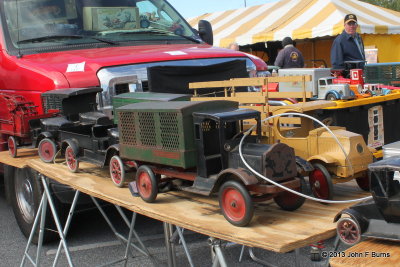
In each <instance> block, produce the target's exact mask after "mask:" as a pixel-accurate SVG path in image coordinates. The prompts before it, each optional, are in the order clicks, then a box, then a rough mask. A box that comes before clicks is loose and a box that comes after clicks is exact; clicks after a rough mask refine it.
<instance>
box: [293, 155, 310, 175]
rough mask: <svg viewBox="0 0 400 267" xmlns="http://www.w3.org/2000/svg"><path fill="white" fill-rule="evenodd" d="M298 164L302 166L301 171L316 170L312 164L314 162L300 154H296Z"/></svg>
mask: <svg viewBox="0 0 400 267" xmlns="http://www.w3.org/2000/svg"><path fill="white" fill-rule="evenodd" d="M296 165H297V167H299V168H300V170H301V171H299V172H300V173H302V172H310V171H313V170H314V167H313V166H312V164H311V163H310V162H309V161H307V160H305V159H303V158H301V157H299V156H296Z"/></svg>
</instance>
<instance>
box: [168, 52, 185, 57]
mask: <svg viewBox="0 0 400 267" xmlns="http://www.w3.org/2000/svg"><path fill="white" fill-rule="evenodd" d="M164 53H167V54H170V55H171V56H181V55H187V54H186V53H185V52H182V51H169V52H164Z"/></svg>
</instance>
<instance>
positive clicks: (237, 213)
mask: <svg viewBox="0 0 400 267" xmlns="http://www.w3.org/2000/svg"><path fill="white" fill-rule="evenodd" d="M218 197H219V206H220V208H221V210H222V214H223V215H224V217H225V219H226V220H227V221H228V222H230V223H231V224H233V225H236V226H246V225H247V224H249V223H250V221H251V219H252V218H253V213H254V207H253V201H252V200H251V196H250V194H249V192H248V191H247V189H246V188H245V187H244V186H243V185H242V184H240V183H238V182H236V181H228V182H225V183H224V184H223V185H222V186H221V188H220V189H219V193H218Z"/></svg>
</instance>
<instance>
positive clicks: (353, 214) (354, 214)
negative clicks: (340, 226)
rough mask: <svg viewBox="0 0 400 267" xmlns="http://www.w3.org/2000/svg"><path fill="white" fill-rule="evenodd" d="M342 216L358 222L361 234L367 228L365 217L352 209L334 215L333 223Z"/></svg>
mask: <svg viewBox="0 0 400 267" xmlns="http://www.w3.org/2000/svg"><path fill="white" fill-rule="evenodd" d="M342 215H348V216H350V217H351V218H352V219H353V220H354V221H356V222H358V223H359V224H360V228H361V231H362V232H363V231H365V229H366V228H367V227H368V220H367V219H366V218H365V216H363V215H362V214H361V213H360V212H358V211H357V210H355V209H352V208H348V209H344V210H342V211H340V212H339V213H338V214H336V216H335V218H334V219H333V222H337V221H338V220H339V219H340V218H341V217H342Z"/></svg>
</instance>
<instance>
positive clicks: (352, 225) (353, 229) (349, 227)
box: [336, 218, 361, 245]
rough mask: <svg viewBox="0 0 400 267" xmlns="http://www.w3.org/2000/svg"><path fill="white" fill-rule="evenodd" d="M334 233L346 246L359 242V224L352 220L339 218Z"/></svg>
mask: <svg viewBox="0 0 400 267" xmlns="http://www.w3.org/2000/svg"><path fill="white" fill-rule="evenodd" d="M336 232H337V234H338V236H339V238H340V240H341V241H342V242H343V243H345V244H346V245H354V244H357V243H358V242H360V240H361V227H360V224H359V223H358V222H357V221H356V220H354V219H353V218H340V219H339V221H338V222H337V224H336Z"/></svg>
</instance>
